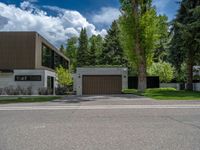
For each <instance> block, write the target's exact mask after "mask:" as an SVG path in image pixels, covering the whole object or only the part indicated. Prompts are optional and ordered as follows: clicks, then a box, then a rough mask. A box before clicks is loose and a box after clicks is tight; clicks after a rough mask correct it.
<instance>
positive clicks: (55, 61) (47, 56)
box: [42, 44, 68, 69]
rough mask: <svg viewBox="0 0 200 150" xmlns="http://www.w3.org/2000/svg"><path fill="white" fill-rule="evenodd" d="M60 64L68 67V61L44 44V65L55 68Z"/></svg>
mask: <svg viewBox="0 0 200 150" xmlns="http://www.w3.org/2000/svg"><path fill="white" fill-rule="evenodd" d="M59 65H61V66H63V67H64V68H66V69H68V61H67V60H65V59H64V58H63V57H62V56H60V55H59V54H57V53H56V52H54V51H53V50H52V49H50V48H49V47H48V46H46V45H44V44H42V66H45V67H48V68H51V69H55V68H56V67H58V66H59Z"/></svg>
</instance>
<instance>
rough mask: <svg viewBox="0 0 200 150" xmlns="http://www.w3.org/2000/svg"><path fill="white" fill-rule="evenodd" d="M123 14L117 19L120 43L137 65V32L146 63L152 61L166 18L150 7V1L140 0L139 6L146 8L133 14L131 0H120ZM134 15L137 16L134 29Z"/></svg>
mask: <svg viewBox="0 0 200 150" xmlns="http://www.w3.org/2000/svg"><path fill="white" fill-rule="evenodd" d="M121 4H122V6H121V7H122V11H123V15H122V17H120V19H119V23H120V30H121V32H120V33H121V36H120V37H121V40H120V41H121V43H122V46H123V48H124V50H125V52H126V55H127V56H128V58H129V61H130V62H132V64H133V66H138V64H139V62H138V60H139V57H141V56H139V55H138V54H137V53H136V45H135V43H136V32H139V39H140V43H141V46H142V48H143V49H144V50H145V59H146V61H147V64H151V63H152V62H153V56H154V50H155V48H156V46H157V43H158V41H159V39H160V38H161V36H164V35H163V33H164V31H166V18H164V16H157V14H156V10H155V9H154V8H153V7H151V1H146V2H143V3H142V1H141V0H140V1H139V4H141V7H143V8H146V9H141V11H142V10H145V11H142V12H139V16H135V15H134V13H133V9H132V2H131V0H121ZM135 17H138V18H137V19H138V22H139V24H138V26H137V30H138V31H136V27H135V26H136V24H135Z"/></svg>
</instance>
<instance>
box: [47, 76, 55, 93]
mask: <svg viewBox="0 0 200 150" xmlns="http://www.w3.org/2000/svg"><path fill="white" fill-rule="evenodd" d="M47 88H48V90H50V94H53V93H54V77H50V76H48V77H47Z"/></svg>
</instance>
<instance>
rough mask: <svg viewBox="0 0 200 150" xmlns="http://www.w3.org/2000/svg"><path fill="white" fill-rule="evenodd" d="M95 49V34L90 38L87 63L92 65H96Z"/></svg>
mask: <svg viewBox="0 0 200 150" xmlns="http://www.w3.org/2000/svg"><path fill="white" fill-rule="evenodd" d="M96 51H97V43H96V36H95V35H93V36H92V37H91V38H90V51H89V57H90V59H89V64H90V65H92V66H95V65H96Z"/></svg>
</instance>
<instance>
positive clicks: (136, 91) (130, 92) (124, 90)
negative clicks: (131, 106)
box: [122, 89, 138, 94]
mask: <svg viewBox="0 0 200 150" xmlns="http://www.w3.org/2000/svg"><path fill="white" fill-rule="evenodd" d="M122 93H123V94H137V93H138V90H137V89H123V90H122Z"/></svg>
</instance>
